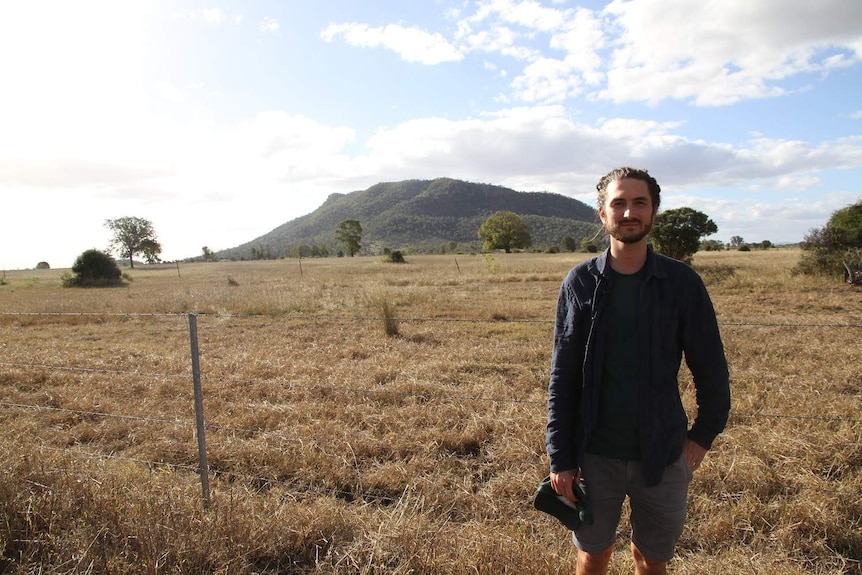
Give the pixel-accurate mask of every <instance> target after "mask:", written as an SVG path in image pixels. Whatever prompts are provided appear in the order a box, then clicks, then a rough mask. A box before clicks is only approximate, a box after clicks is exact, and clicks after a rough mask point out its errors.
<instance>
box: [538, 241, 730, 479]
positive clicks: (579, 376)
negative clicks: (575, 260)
mask: <svg viewBox="0 0 862 575" xmlns="http://www.w3.org/2000/svg"><path fill="white" fill-rule="evenodd" d="M644 265H645V277H644V282H643V285H642V287H641V292H640V299H639V302H638V309H639V314H640V320H639V326H638V340H639V342H640V346H639V351H638V356H639V360H638V361H639V363H640V365H641V366H642V368H643V369H642V370H641V374H642V377H641V378H639V381H638V405H639V431H640V448H641V459H642V461H643V465H644V475H645V479H646V484H647V485H656V484H658V483H659V482H660V481H661V477H662V473H663V472H664V468H665V467H666V466H667V465H668V464H669V463H672V462H673V461H675V460H676V459H678V458H679V456H680V455H681V453H682V448H683V445H684V443H685V438H686V436H688V437H689V438H690V439H692V440H693V441H695V442H697V443H698V444H700V445H701V446H703V447H705V448H706V449H709V448H710V447H712V442H713V440H714V439H715V437H716V436H717V435H718V434H719V433H721V432H722V430H723V429H724V426H725V424H726V423H727V418H728V415H729V413H730V382H729V377H728V370H727V361H726V359H725V356H724V347H723V345H722V343H721V335H720V334H719V330H718V323H717V321H716V318H715V311H714V309H713V306H712V301H711V300H710V298H709V294H707V292H706V287H705V286H704V285H703V281H702V280H701V279H700V276H698V275H697V273H696V272H695V271H694V270H693V269H692V268H691V267H690V266H688V265H687V264H685V263H682V262H679V261H677V260H673V259H670V258H668V257H665V256H662V255H660V254H657V253H655V252H653V251H652V249H649V251H648V253H647V259H646V263H645V264H644ZM609 272H610V270H609V269H608V252H607V251H605V252H604V253H602V254H601V255H599V256H598V257H595V258H592V259H591V260H588V261H585V262H583V263H581V264H579V265H577V266H575V267H574V268H573V269H572V270H571V271H570V272H569V273H568V275H567V276H566V278H565V280H563V284H562V286H561V287H560V296H559V300H558V302H557V316H556V326H555V329H554V349H553V355H552V357H551V376H550V383H549V386H548V425H547V432H546V439H545V443H546V447H547V450H548V456H549V458H550V463H551V471H554V472H560V471H566V470H569V469H579V468H580V467H581V463H582V461H583V455H584V449H585V448H586V446H587V443H588V442H589V439H590V435H591V433H592V431H593V429H595V427H596V419H597V417H598V413H599V396H600V393H599V391H600V390H599V389H598V387H599V385H600V384H601V376H602V360H603V357H604V352H605V350H604V348H605V343H606V339H607V338H606V336H607V329H608V326H607V322H606V317H607V314H606V313H604V304H605V302H606V301H607V295H608V293H609V287H610V282H611V278H610V273H609ZM683 353H684V354H685V361H686V364H687V365H688V367H689V369H690V370H691V372H692V375H693V376H694V385H695V393H696V398H697V416H696V417H695V420H694V423H693V424H692V426H691V429H689V427H688V418H687V416H686V413H685V410H684V408H683V405H682V400H681V398H680V393H679V384H678V383H677V374H678V372H679V367H680V363H681V361H682V356H683Z"/></svg>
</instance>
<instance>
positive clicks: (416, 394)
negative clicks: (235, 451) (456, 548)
mask: <svg viewBox="0 0 862 575" xmlns="http://www.w3.org/2000/svg"><path fill="white" fill-rule="evenodd" d="M0 367H12V368H17V369H39V370H56V371H65V372H75V371H80V372H82V373H98V374H109V375H125V376H135V377H152V378H187V377H190V374H189V373H185V374H176V373H174V374H170V373H143V372H138V371H124V370H107V369H101V368H86V367H69V366H61V365H51V364H26V363H11V362H0ZM201 379H202V380H205V381H209V380H213V381H219V382H227V383H234V384H240V385H260V384H269V385H278V386H281V387H282V388H284V389H288V390H295V389H303V390H306V391H318V392H330V393H345V394H351V395H368V396H374V395H379V396H397V397H401V398H414V399H419V400H421V401H429V400H432V399H436V400H442V401H452V402H458V401H471V402H489V403H495V404H514V405H517V404H526V405H537V406H540V405H541V406H544V405H546V401H545V400H535V399H519V398H501V397H482V396H476V395H468V394H451V393H439V392H429V391H408V390H403V391H402V390H394V389H379V388H374V389H372V388H350V387H342V386H337V385H320V384H302V383H295V382H290V381H283V380H275V381H262V380H247V379H241V378H236V377H227V378H225V377H215V376H206V375H201ZM3 405H5V404H4V403H3V402H0V406H3ZM22 406H23V405H22ZM29 407H31V408H39V407H46V406H29ZM46 408H47V407H46ZM94 415H101V416H104V417H109V416H110V414H104V413H94ZM730 417H742V418H759V417H763V418H770V419H792V420H802V421H824V422H842V423H850V424H857V423H860V422H862V419H860V418H851V417H843V416H837V415H813V414H786V413H766V412H737V411H731V413H730ZM236 431H245V432H248V431H249V430H236ZM252 431H253V430H252Z"/></svg>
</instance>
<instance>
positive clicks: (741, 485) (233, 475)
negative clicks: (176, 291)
mask: <svg viewBox="0 0 862 575" xmlns="http://www.w3.org/2000/svg"><path fill="white" fill-rule="evenodd" d="M40 448H41V449H43V450H45V451H54V452H59V453H64V454H72V455H77V456H82V457H87V458H92V459H104V460H114V461H126V462H130V463H137V464H140V465H144V466H145V467H147V468H149V469H153V468H158V467H169V468H171V469H179V470H182V471H188V472H191V473H195V474H200V473H201V469H200V466H197V465H189V464H186V463H173V462H170V461H155V460H149V459H142V458H139V457H129V456H125V455H117V454H115V453H100V452H93V451H86V450H81V449H72V448H69V447H54V446H50V445H45V444H44V443H41V444H40ZM207 472H208V473H209V474H211V475H212V476H213V477H215V478H220V477H224V478H230V479H232V480H243V481H247V482H249V483H252V484H254V485H271V484H277V485H283V486H289V487H291V488H294V489H301V490H307V491H314V492H317V493H326V494H338V495H341V496H346V497H354V498H357V499H363V500H366V501H367V500H382V501H389V502H396V501H398V499H396V498H393V497H389V496H385V495H380V494H376V493H367V492H363V491H358V490H350V491H347V490H344V489H339V488H335V487H327V486H323V485H317V484H313V483H305V482H303V483H298V482H297V481H296V480H284V479H279V478H277V477H266V476H261V475H252V474H249V473H241V472H238V471H228V470H223V469H219V468H218V467H213V466H208V468H207ZM695 482H696V483H701V484H704V485H710V486H711V487H712V488H713V489H717V490H721V491H722V492H724V493H735V492H738V491H740V490H743V489H745V488H746V487H749V488H752V487H753V488H765V489H772V488H774V487H776V485H777V483H775V482H773V483H767V482H763V481H742V480H734V479H722V478H717V477H710V478H704V477H698V476H695ZM781 487H782V492H789V491H816V492H818V493H825V494H828V495H835V496H839V497H862V491H856V490H850V489H830V488H827V487H817V486H811V485H799V484H792V485H790V484H787V483H781ZM791 488H793V489H791Z"/></svg>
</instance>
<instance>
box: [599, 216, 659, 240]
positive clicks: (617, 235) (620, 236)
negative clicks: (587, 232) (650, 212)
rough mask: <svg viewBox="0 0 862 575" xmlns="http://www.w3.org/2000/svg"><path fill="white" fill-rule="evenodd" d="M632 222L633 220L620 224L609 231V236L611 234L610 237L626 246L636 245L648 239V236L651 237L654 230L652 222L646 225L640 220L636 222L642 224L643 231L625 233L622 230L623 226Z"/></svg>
mask: <svg viewBox="0 0 862 575" xmlns="http://www.w3.org/2000/svg"><path fill="white" fill-rule="evenodd" d="M630 221H632V220H625V221H622V222H619V223H618V224H617V225H616V226H615V227H614V228H613V229H609V230H608V234H610V236H611V237H612V238H614V239H615V240H618V241H621V242H622V243H624V244H636V243H638V242H639V241H641V240H642V239H644V238H645V237H647V235H649V233H650V230H652V222H649V223H646V224H644V223H643V222H641V221H639V220H634V221H637V222H638V223H640V224H641V229H639V230H633V231H623V230H622V229H621V224H623V223H627V222H630Z"/></svg>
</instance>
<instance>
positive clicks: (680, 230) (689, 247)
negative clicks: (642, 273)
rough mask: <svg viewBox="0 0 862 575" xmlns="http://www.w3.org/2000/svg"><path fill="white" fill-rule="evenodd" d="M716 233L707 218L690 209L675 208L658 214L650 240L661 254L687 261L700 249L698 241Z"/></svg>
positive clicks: (716, 229) (716, 227) (713, 224)
mask: <svg viewBox="0 0 862 575" xmlns="http://www.w3.org/2000/svg"><path fill="white" fill-rule="evenodd" d="M717 231H718V226H716V225H715V222H713V221H712V220H711V219H709V216H707V215H706V214H704V213H703V212H699V211H697V210H695V209H692V208H686V207H683V208H676V209H673V210H665V211H663V212H661V213H660V214H658V215H657V216H656V218H655V222H653V227H652V231H651V232H650V239H651V240H652V244H653V247H654V248H655V250H656V251H657V252H659V253H661V254H664V255H666V256H668V257H671V258H673V259H676V260H680V261H689V260H691V256H693V255H694V254H695V252H697V250H698V248H699V247H700V240H701V238H702V237H704V236H709V235H712V234H714V233H716V232H717Z"/></svg>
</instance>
